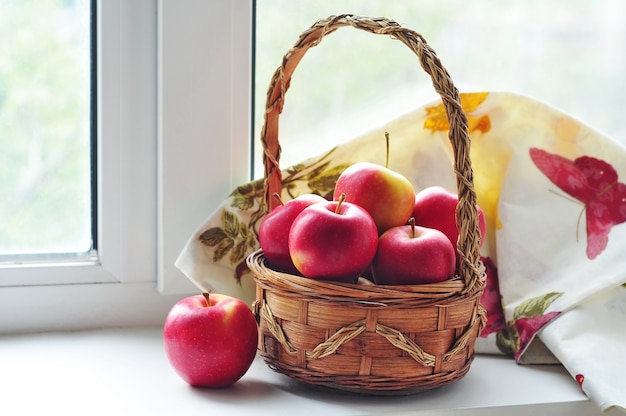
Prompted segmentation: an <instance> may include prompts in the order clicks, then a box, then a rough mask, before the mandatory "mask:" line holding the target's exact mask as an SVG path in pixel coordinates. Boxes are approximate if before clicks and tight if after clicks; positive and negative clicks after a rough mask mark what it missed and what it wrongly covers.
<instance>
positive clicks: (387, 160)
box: [385, 132, 389, 168]
mask: <svg viewBox="0 0 626 416" xmlns="http://www.w3.org/2000/svg"><path fill="white" fill-rule="evenodd" d="M385 142H386V146H387V150H386V154H385V167H386V168H389V132H385Z"/></svg>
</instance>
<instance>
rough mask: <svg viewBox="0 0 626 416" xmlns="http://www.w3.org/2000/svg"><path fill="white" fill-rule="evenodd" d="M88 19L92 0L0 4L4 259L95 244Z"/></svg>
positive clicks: (0, 230)
mask: <svg viewBox="0 0 626 416" xmlns="http://www.w3.org/2000/svg"><path fill="white" fill-rule="evenodd" d="M90 19H91V1H90V0H0V256H3V257H2V258H5V259H6V258H8V257H7V256H15V255H17V256H23V255H30V254H44V255H46V254H57V255H58V254H61V253H72V254H75V253H85V252H89V251H90V249H91V248H92V221H95V219H92V218H91V204H92V198H91V181H92V177H91V173H90V172H91V162H90V159H91V131H90V130H91V129H90V124H91V105H90V100H91V98H90V97H91V93H92V91H91V57H90V53H91V52H90V47H91V36H90V33H91V32H90V27H91V20H90ZM0 259H1V258H0Z"/></svg>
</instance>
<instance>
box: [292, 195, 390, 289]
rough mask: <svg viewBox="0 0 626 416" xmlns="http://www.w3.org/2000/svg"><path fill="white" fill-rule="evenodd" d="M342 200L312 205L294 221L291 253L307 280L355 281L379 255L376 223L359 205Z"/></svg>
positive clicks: (342, 198)
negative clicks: (308, 278)
mask: <svg viewBox="0 0 626 416" xmlns="http://www.w3.org/2000/svg"><path fill="white" fill-rule="evenodd" d="M343 200H344V197H343V196H342V197H340V199H339V201H328V202H323V203H320V204H313V205H311V206H309V207H307V208H305V209H304V210H303V211H302V212H301V213H300V214H299V215H298V216H297V217H296V219H295V220H294V221H293V224H292V225H291V231H290V232H289V251H290V253H291V259H292V260H293V264H295V266H296V268H297V269H298V270H299V271H300V273H302V275H303V276H305V277H310V278H314V279H321V280H333V281H343V282H353V281H355V279H356V278H358V277H359V275H360V274H361V273H362V272H363V271H364V270H365V269H366V268H367V267H368V266H369V264H370V262H371V261H372V259H373V258H374V255H375V254H376V247H377V245H378V231H377V229H376V224H375V223H374V220H373V219H372V217H371V216H370V214H368V213H367V211H365V210H364V209H363V208H361V207H359V206H358V205H355V204H351V203H349V202H344V201H343Z"/></svg>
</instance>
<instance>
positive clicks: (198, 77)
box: [0, 0, 626, 332]
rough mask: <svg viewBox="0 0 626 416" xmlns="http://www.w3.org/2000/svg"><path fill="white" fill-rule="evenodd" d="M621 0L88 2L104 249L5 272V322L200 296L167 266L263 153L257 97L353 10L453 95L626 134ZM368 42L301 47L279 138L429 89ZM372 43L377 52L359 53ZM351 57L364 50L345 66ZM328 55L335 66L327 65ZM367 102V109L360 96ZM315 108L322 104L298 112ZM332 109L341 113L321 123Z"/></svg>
mask: <svg viewBox="0 0 626 416" xmlns="http://www.w3.org/2000/svg"><path fill="white" fill-rule="evenodd" d="M62 3H63V4H74V3H76V1H63V2H62ZM377 4H378V5H379V6H377ZM254 5H255V6H256V19H254V18H253V6H254ZM566 6H567V7H566ZM624 7H626V6H624V5H623V4H622V3H621V2H620V1H616V0H613V1H611V0H600V1H597V2H593V3H591V4H588V2H585V1H575V2H567V3H566V2H565V1H561V2H550V3H549V4H546V3H545V2H540V1H537V0H533V1H530V2H524V3H520V4H507V5H506V6H505V5H494V4H492V3H489V7H487V2H486V1H478V2H471V3H467V4H464V5H463V8H462V9H460V8H459V6H458V2H452V1H440V2H429V1H415V0H411V1H408V0H398V1H394V2H388V1H380V2H378V1H370V0H359V1H356V0H333V1H329V2H327V1H319V2H306V4H305V3H304V2H293V1H290V0H256V1H253V0H232V1H226V0H224V1H206V0H185V2H184V3H181V2H175V1H171V0H158V1H156V0H133V1H124V0H99V1H97V16H98V48H97V50H98V54H97V61H98V65H99V70H100V72H99V75H98V86H97V91H98V93H97V96H98V126H97V136H98V148H97V150H98V184H97V185H98V186H97V188H98V213H99V218H98V257H97V260H96V261H86V262H82V263H71V264H67V263H62V262H61V263H57V264H54V265H52V264H39V265H22V266H19V267H17V266H15V265H12V266H7V265H3V266H0V332H13V331H32V330H44V329H45V330H50V329H77V328H90V327H98V326H109V325H140V324H158V323H160V322H162V319H163V318H164V317H165V314H166V313H167V311H168V310H169V308H170V307H171V305H172V304H173V303H174V302H175V301H176V300H178V299H179V298H180V297H181V296H183V295H184V294H189V293H194V292H196V291H197V289H196V288H195V287H194V286H193V285H191V284H190V283H189V281H188V280H187V279H186V278H185V277H184V276H182V274H181V273H180V272H179V271H178V270H177V269H176V268H175V267H174V260H175V259H176V257H177V256H178V254H179V253H180V250H181V249H182V247H183V245H184V244H185V243H186V241H187V239H188V238H189V237H190V235H191V234H192V233H193V232H194V231H195V229H196V227H198V226H199V225H200V224H201V223H202V221H203V220H204V219H205V218H206V217H207V216H208V215H209V214H210V213H211V212H212V211H213V210H214V209H215V208H217V206H218V205H219V204H220V203H221V201H223V200H224V198H225V197H226V196H227V195H228V193H230V192H231V191H232V189H233V188H234V187H235V186H237V185H239V184H241V183H244V182H246V181H247V180H249V179H250V177H251V169H250V165H251V163H252V162H253V161H257V162H258V161H260V156H258V155H251V147H252V145H251V136H252V141H253V142H254V143H255V146H254V147H255V149H256V150H258V146H256V141H257V140H258V129H259V123H261V122H262V118H261V117H260V116H259V115H258V113H257V115H255V116H254V120H253V119H252V118H251V116H250V109H251V107H252V103H253V96H254V104H255V106H256V108H257V111H258V109H259V108H261V109H262V108H263V98H264V96H265V92H266V89H267V87H268V84H269V80H270V77H271V74H272V72H273V71H274V69H275V68H276V67H277V66H278V64H279V63H280V59H281V58H282V55H283V54H284V53H285V52H286V51H287V50H288V49H289V48H290V47H291V45H292V44H293V43H294V42H295V40H296V39H297V37H298V36H299V34H300V33H301V32H302V31H303V30H305V29H306V28H307V27H309V26H310V25H311V24H312V23H313V22H314V21H315V20H316V19H318V18H321V17H326V16H328V15H330V14H338V13H344V12H353V13H355V14H363V15H383V16H386V17H389V18H392V19H394V20H398V21H399V22H400V23H402V24H404V25H406V26H408V27H411V28H413V29H415V30H417V31H419V32H422V34H423V35H424V36H425V37H426V38H427V40H428V41H429V43H431V44H432V45H433V47H434V48H435V49H436V50H437V53H438V54H439V56H440V57H441V59H442V61H443V62H444V64H446V66H447V68H448V69H449V71H450V72H451V74H452V76H453V78H454V79H455V81H456V83H457V84H458V87H459V88H460V89H461V90H464V89H465V90H467V89H490V90H493V89H508V90H511V89H512V90H517V91H520V92H522V93H526V94H529V95H532V96H535V97H538V98H540V99H542V100H544V101H546V102H549V103H551V104H554V105H556V106H559V107H561V108H563V109H565V110H566V111H569V112H570V113H572V114H573V115H574V116H576V117H579V118H580V119H582V120H585V121H586V122H588V123H589V124H591V125H593V126H596V127H598V128H600V129H602V130H605V131H606V132H607V133H609V134H611V135H613V136H615V137H618V138H620V139H621V140H624V139H625V136H626V133H625V132H624V130H623V125H622V123H621V122H620V115H619V111H620V108H621V102H619V101H618V100H619V97H620V96H622V95H623V94H624V90H625V87H626V85H625V84H624V81H623V77H622V76H621V74H623V73H624V72H626V71H625V67H624V66H625V65H626V62H625V60H624V57H623V56H621V55H620V52H621V51H622V50H623V49H624V42H626V36H625V30H626V29H624V28H625V27H626V25H624V24H623V23H624V22H623V19H624V16H626V13H624ZM460 11H461V12H460ZM0 14H2V13H1V12H0ZM574 22H575V24H574ZM531 23H532V24H533V25H539V26H529V25H530V24H531ZM253 27H256V31H257V32H256V39H257V43H256V45H255V48H256V55H255V59H254V63H255V72H254V80H255V82H256V87H255V88H254V89H253V88H252V79H253V71H252V64H253V59H252V54H251V50H252V39H253V33H252V30H253ZM485 27H490V28H491V30H489V31H486V30H483V29H484V28H485ZM492 31H496V32H497V33H499V35H498V36H494V35H493V34H492V33H493V32H492ZM342 33H343V34H342ZM266 37H267V39H270V40H271V42H270V43H271V44H269V43H265V41H264V40H263V39H265V38H266ZM344 37H345V38H344ZM351 37H353V38H352V39H354V40H348V41H347V42H350V43H351V45H352V49H354V53H355V55H354V56H350V57H349V58H346V57H345V56H343V55H342V53H340V52H338V50H339V49H338V48H341V45H340V44H341V43H342V42H346V40H342V39H351ZM378 38H379V37H374V36H372V35H369V34H366V33H361V32H360V31H355V30H350V29H344V30H341V31H338V32H337V33H335V34H332V35H331V36H329V37H328V38H327V39H325V40H324V44H323V45H320V47H318V48H315V50H311V51H309V53H307V56H306V57H305V59H304V60H303V62H301V64H300V66H299V68H298V70H297V71H296V74H295V77H294V80H293V82H292V86H291V89H290V91H289V93H288V96H287V103H286V106H285V113H283V116H282V117H281V142H282V141H283V140H294V141H298V146H297V148H302V149H303V151H304V153H303V154H306V155H310V154H312V153H314V152H318V153H321V152H323V151H324V150H325V148H326V147H328V146H330V145H331V144H332V143H335V141H336V140H345V139H347V138H350V137H352V136H353V135H354V134H357V133H358V132H359V131H361V130H362V129H367V128H369V126H370V125H371V124H370V123H374V120H373V119H370V120H369V121H368V123H364V122H362V121H353V117H354V120H357V118H356V117H355V116H356V115H360V114H364V115H366V116H368V117H369V115H371V114H376V115H379V116H380V117H381V119H387V118H391V117H393V116H395V114H397V113H398V112H399V111H405V110H406V109H407V106H418V105H421V104H423V103H424V102H427V101H429V100H430V99H434V98H436V96H435V94H434V92H433V91H431V90H432V87H431V86H430V84H429V81H428V79H427V76H426V75H425V74H423V73H422V72H420V71H421V70H420V69H419V67H418V64H417V62H415V59H414V58H413V56H411V53H410V51H408V50H406V48H405V47H403V46H402V45H401V44H399V42H395V43H394V42H393V41H390V40H389V39H386V38H384V37H380V39H379V41H380V46H378V45H377V44H376V43H377V42H378V41H376V40H374V39H378ZM352 42H354V43H352ZM357 42H358V43H357ZM333 43H335V45H333ZM396 44H398V45H396ZM565 44H567V45H568V46H567V47H564V46H563V45H565ZM392 45H395V46H392ZM527 46H529V47H527ZM366 48H373V49H372V50H374V51H375V52H360V51H361V50H363V51H364V50H366ZM511 50H513V52H514V53H513V54H511V53H510V52H511ZM549 50H550V51H549ZM3 52H4V49H3ZM360 55H370V57H371V58H372V61H371V62H370V63H367V64H356V62H355V63H354V64H353V62H352V61H353V60H354V59H357V58H359V59H360V58H363V56H360ZM316 60H318V61H316ZM319 60H321V61H319ZM346 60H349V61H350V63H349V65H348V64H346ZM322 61H323V62H324V64H320V62H322ZM333 61H334V62H335V63H336V64H337V66H336V69H335V70H334V71H335V72H333V73H332V74H331V75H332V76H330V75H324V74H323V73H320V72H319V71H320V69H321V68H323V69H324V70H325V71H329V70H330V69H328V68H326V67H328V66H329V64H328V63H329V62H333ZM0 65H1V64H0ZM307 67H308V68H307ZM357 70H358V71H364V73H367V72H369V73H370V75H373V76H375V77H377V78H375V79H377V80H378V81H377V82H373V81H366V82H364V83H363V84H362V85H361V86H358V84H352V83H348V84H346V85H343V84H344V83H343V82H339V81H338V80H337V79H338V77H340V76H346V74H347V76H348V78H362V76H361V75H360V74H361V73H360V72H359V76H355V75H354V73H353V71H357ZM307 72H308V74H307ZM303 80H306V81H303ZM331 82H332V84H331ZM307 84H308V85H307ZM379 84H380V85H379ZM309 86H310V87H311V88H313V89H316V90H319V91H315V92H316V93H317V94H318V98H317V99H321V100H323V101H322V104H320V103H319V101H314V102H312V103H307V102H306V101H307V100H309V99H311V97H313V95H314V94H313V93H310V91H311V90H310V89H309V90H307V88H309ZM344 87H346V88H348V89H347V90H346V91H344V90H342V88H344ZM307 91H309V92H307ZM548 91H551V92H548ZM356 93H358V94H359V95H358V96H357V95H355V94H356ZM360 94H364V95H365V96H366V98H368V99H363V98H362V96H361V95H360ZM329 97H333V98H332V100H333V101H332V105H328V103H329V102H330V101H328V100H329V99H330V98H329ZM301 98H302V99H304V102H303V101H302V100H301V101H300V102H298V100H299V99H301ZM342 98H343V99H345V102H343V103H342V102H341V101H340V100H338V99H342ZM362 102H375V103H377V104H376V107H373V109H371V110H367V109H364V108H362V107H358V106H355V104H356V105H360V104H361V103H362ZM259 103H261V104H259ZM309 105H310V106H311V107H308V106H309ZM315 107H328V108H329V109H330V110H332V111H328V112H327V113H326V114H316V115H315V116H312V117H311V120H312V123H311V122H310V121H308V122H304V121H303V122H299V121H296V118H295V117H296V116H298V115H303V114H307V112H308V111H309V109H310V108H315ZM288 112H289V113H288ZM331 113H332V114H331ZM335 113H337V114H340V115H339V116H337V117H333V115H334V114H335ZM333 120H339V121H341V124H339V125H337V124H335V126H334V127H330V126H333V123H331V122H332V121H333ZM307 123H309V124H307ZM344 123H345V124H344ZM290 125H291V126H290ZM289 131H291V132H292V133H289ZM252 132H253V133H252ZM289 136H291V137H292V138H287V137H289ZM312 138H313V139H312ZM320 138H324V139H327V140H328V141H327V142H323V141H321V140H320ZM307 146H308V147H307ZM283 147H284V150H285V151H284V157H283V159H282V163H283V165H284V166H286V165H287V164H289V163H290V162H296V161H299V160H301V158H302V155H303V154H298V153H297V152H298V150H299V149H297V148H296V147H294V146H291V145H289V144H288V143H287V142H285V143H284V146H283ZM258 164H259V163H256V165H257V166H255V170H256V169H257V168H258ZM0 169H1V167H0ZM25 305H29V307H28V308H27V307H26V306H25ZM31 305H36V306H37V307H36V308H32V307H30V306H31Z"/></svg>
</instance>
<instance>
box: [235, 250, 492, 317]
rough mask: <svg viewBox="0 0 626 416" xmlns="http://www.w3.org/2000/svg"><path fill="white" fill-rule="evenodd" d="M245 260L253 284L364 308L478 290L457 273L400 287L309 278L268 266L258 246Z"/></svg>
mask: <svg viewBox="0 0 626 416" xmlns="http://www.w3.org/2000/svg"><path fill="white" fill-rule="evenodd" d="M246 263H247V265H248V268H249V269H250V270H251V271H252V275H253V277H254V280H255V281H256V283H257V285H259V286H261V287H263V288H268V289H274V290H277V291H281V292H283V293H290V294H292V295H293V296H297V297H302V298H307V299H316V300H318V301H327V302H335V303H336V302H343V303H353V304H355V305H363V306H367V307H376V306H380V307H392V306H400V307H415V306H418V305H424V304H428V303H438V304H444V303H447V302H452V301H456V300H458V299H460V298H468V297H474V296H478V295H479V294H480V291H474V292H467V291H465V290H464V289H465V283H464V282H463V280H462V279H461V278H460V277H459V276H454V277H452V278H450V279H448V280H446V281H444V282H441V283H428V284H420V285H402V286H392V285H376V284H371V285H369V284H355V283H344V282H331V281H327V280H318V279H311V278H307V277H302V276H297V275H292V274H289V273H284V272H279V271H276V270H273V269H271V268H270V267H268V266H267V264H266V263H265V256H264V254H263V250H261V249H258V250H256V251H255V252H253V253H252V254H250V255H249V256H248V257H247V259H246ZM481 266H482V264H481Z"/></svg>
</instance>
